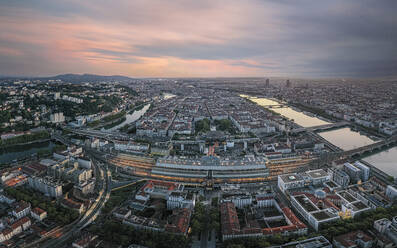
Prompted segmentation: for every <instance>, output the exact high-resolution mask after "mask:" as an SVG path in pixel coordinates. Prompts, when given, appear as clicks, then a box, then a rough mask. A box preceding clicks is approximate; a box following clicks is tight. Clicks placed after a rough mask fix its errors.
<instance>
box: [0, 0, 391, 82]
mask: <svg viewBox="0 0 397 248" xmlns="http://www.w3.org/2000/svg"><path fill="white" fill-rule="evenodd" d="M395 7H397V6H396V3H395V2H393V1H383V2H381V3H376V4H375V3H372V2H370V1H360V2H354V1H332V2H331V1H329V2H327V3H324V2H321V3H318V2H316V1H303V2H299V3H296V2H292V1H277V2H271V1H244V2H243V1H232V2H230V1H227V2H226V1H200V3H197V2H194V1H173V2H172V3H169V2H167V3H164V2H162V1H150V2H147V1H145V2H143V1H117V3H116V4H114V3H112V4H110V3H107V2H106V1H100V2H98V1H95V2H93V1H84V2H81V1H57V3H54V2H52V1H47V0H40V1H36V2H30V1H18V2H2V3H0V20H1V21H0V31H1V32H0V33H1V34H0V75H18V76H52V75H56V74H63V73H92V74H100V75H115V74H120V75H125V76H130V77H301V78H322V77H326V78H344V77H346V78H350V77H358V78H365V77H393V76H396V75H397V70H396V68H397V59H396V58H395V55H396V54H397V48H396V46H395V44H396V43H397V32H396V31H395V24H396V23H397V17H396V16H395V15H394V13H393V10H394V9H396V8H395Z"/></svg>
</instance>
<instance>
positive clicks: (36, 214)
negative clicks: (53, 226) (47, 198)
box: [30, 207, 47, 221]
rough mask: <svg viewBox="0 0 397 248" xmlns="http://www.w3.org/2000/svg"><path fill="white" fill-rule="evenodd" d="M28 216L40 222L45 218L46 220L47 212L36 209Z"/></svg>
mask: <svg viewBox="0 0 397 248" xmlns="http://www.w3.org/2000/svg"><path fill="white" fill-rule="evenodd" d="M30 215H31V216H32V217H33V218H34V219H36V220H38V221H42V220H44V219H45V218H47V212H46V211H44V210H43V209H41V208H37V207H36V208H33V209H32V211H31V212H30Z"/></svg>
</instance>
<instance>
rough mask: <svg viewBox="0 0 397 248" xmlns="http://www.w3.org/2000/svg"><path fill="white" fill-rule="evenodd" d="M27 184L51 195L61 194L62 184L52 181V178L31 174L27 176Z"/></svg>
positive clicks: (57, 195) (58, 195)
mask: <svg viewBox="0 0 397 248" xmlns="http://www.w3.org/2000/svg"><path fill="white" fill-rule="evenodd" d="M28 185H29V186H30V187H32V188H33V189H35V190H38V191H40V192H42V193H43V194H45V195H47V196H51V197H55V198H57V197H60V196H62V185H61V184H60V183H59V182H57V181H54V180H53V179H52V178H49V177H47V178H42V177H36V176H32V177H29V178H28Z"/></svg>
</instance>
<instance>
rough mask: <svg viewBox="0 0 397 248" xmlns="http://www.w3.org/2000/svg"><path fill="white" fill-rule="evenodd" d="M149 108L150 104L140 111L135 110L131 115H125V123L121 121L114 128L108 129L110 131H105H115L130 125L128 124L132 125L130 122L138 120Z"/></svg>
mask: <svg viewBox="0 0 397 248" xmlns="http://www.w3.org/2000/svg"><path fill="white" fill-rule="evenodd" d="M149 107H150V103H149V104H146V105H145V106H144V107H143V108H142V109H140V110H135V111H134V112H133V113H132V114H127V115H126V116H125V117H126V119H125V121H123V122H122V123H120V124H119V125H117V126H114V127H112V128H110V129H108V130H107V131H115V130H117V129H119V128H121V127H123V126H124V125H126V124H130V123H132V122H134V121H136V120H138V119H139V118H141V117H142V115H144V114H145V113H146V111H147V110H148V109H149Z"/></svg>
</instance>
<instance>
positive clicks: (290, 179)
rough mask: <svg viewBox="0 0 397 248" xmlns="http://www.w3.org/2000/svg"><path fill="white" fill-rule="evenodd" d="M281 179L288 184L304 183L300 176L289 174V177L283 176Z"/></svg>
mask: <svg viewBox="0 0 397 248" xmlns="http://www.w3.org/2000/svg"><path fill="white" fill-rule="evenodd" d="M280 178H281V179H282V180H283V181H284V182H286V183H291V182H296V181H302V180H303V177H302V176H301V175H299V174H287V175H281V176H280Z"/></svg>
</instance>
